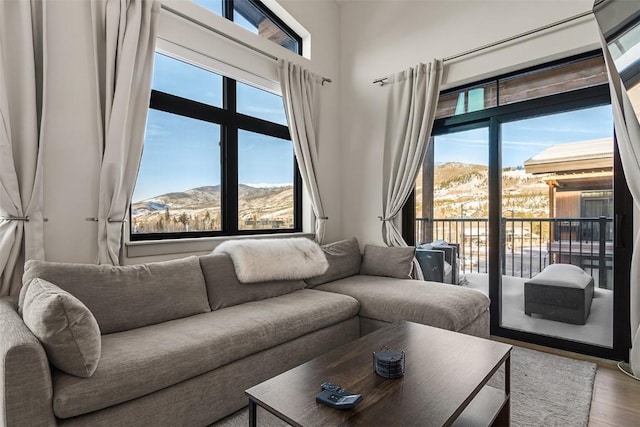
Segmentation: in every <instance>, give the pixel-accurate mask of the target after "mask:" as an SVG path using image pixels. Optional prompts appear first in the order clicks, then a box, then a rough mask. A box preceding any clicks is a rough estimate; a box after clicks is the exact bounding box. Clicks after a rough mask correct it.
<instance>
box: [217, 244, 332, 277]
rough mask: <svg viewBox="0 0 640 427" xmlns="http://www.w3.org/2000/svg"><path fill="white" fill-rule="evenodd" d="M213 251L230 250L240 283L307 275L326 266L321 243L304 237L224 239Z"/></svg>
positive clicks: (311, 275) (325, 268)
mask: <svg viewBox="0 0 640 427" xmlns="http://www.w3.org/2000/svg"><path fill="white" fill-rule="evenodd" d="M213 252H214V253H217V252H224V253H227V254H229V256H230V257H231V260H232V261H233V265H234V267H235V269H236V276H238V280H240V281H241V282H242V283H251V282H265V281H267V280H283V279H284V280H299V279H307V278H309V277H313V276H319V275H321V274H323V273H324V272H325V271H327V268H329V263H328V262H327V258H326V257H325V255H324V252H323V251H322V248H320V245H318V244H317V243H316V242H314V241H313V240H309V239H307V238H304V237H293V238H286V239H245V240H227V241H226V242H223V243H221V244H220V245H219V246H217V247H216V248H215V249H214V250H213Z"/></svg>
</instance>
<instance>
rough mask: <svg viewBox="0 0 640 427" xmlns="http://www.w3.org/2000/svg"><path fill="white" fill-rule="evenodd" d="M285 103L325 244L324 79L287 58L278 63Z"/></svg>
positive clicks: (303, 178) (295, 146)
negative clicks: (321, 174)
mask: <svg viewBox="0 0 640 427" xmlns="http://www.w3.org/2000/svg"><path fill="white" fill-rule="evenodd" d="M278 75H279V76H280V85H281V87H282V100H283V102H284V107H285V108H284V110H285V113H286V116H287V123H288V124H289V132H290V133H291V141H292V142H293V150H294V153H295V155H296V161H297V163H298V169H299V170H300V175H302V181H303V182H304V185H305V188H306V189H307V192H308V193H309V196H310V197H311V205H312V207H313V213H314V215H315V223H316V224H315V226H316V240H317V241H318V243H322V241H323V240H324V232H325V227H326V221H327V220H328V218H327V217H326V216H325V213H324V208H323V206H322V197H320V188H319V187H318V179H317V176H316V174H317V169H318V162H319V160H318V130H319V128H320V126H319V124H318V121H319V119H318V115H319V110H320V106H319V102H320V97H319V95H318V93H319V92H318V91H319V86H321V85H322V78H321V77H319V76H316V75H314V74H312V73H310V72H309V71H307V70H305V69H303V68H302V67H300V66H299V65H296V64H292V63H291V62H289V61H286V60H284V59H280V60H278Z"/></svg>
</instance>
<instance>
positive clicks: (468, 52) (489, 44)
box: [373, 10, 593, 86]
mask: <svg viewBox="0 0 640 427" xmlns="http://www.w3.org/2000/svg"><path fill="white" fill-rule="evenodd" d="M592 14H593V11H592V10H588V11H586V12H582V13H579V14H577V15H573V16H570V17H568V18H564V19H561V20H560V21H556V22H552V23H551V24H547V25H544V26H542V27H538V28H534V29H533V30H529V31H525V32H524V33H520V34H516V35H514V36H510V37H507V38H504V39H502V40H498V41H495V42H492V43H488V44H485V45H482V46H479V47H476V48H474V49H469V50H467V51H464V52H462V53H458V54H456V55H452V56H447V57H446V58H443V59H442V62H448V61H452V60H454V59H458V58H461V57H463V56H467V55H471V54H472V53H476V52H480V51H482V50H485V49H490V48H492V47H495V46H498V45H501V44H504V43H509V42H511V41H514V40H517V39H520V38H522V37H527V36H530V35H532V34H535V33H539V32H541V31H545V30H548V29H550V28H553V27H557V26H558V25H562V24H566V23H567V22H571V21H575V20H576V19H580V18H583V17H585V16H587V15H592ZM388 79H389V78H388V77H382V78H379V79H375V80H374V81H373V83H374V84H375V83H380V86H383V85H384V84H385V82H386V81H387V80H388Z"/></svg>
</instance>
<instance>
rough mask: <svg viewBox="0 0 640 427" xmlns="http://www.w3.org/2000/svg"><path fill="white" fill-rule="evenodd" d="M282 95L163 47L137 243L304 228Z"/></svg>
mask: <svg viewBox="0 0 640 427" xmlns="http://www.w3.org/2000/svg"><path fill="white" fill-rule="evenodd" d="M300 216H301V179H300V176H299V173H298V170H297V167H296V165H295V158H294V154H293V145H292V144H291V140H290V135H289V130H288V128H287V126H286V118H285V113H284V106H283V103H282V98H281V97H280V96H278V95H275V94H273V93H271V92H267V91H264V90H262V89H259V88H256V87H253V86H250V85H247V84H245V83H242V82H239V81H236V80H234V79H231V78H229V77H225V76H221V75H219V74H216V73H214V72H212V71H209V70H206V69H204V68H200V67H197V66H195V65H192V64H189V63H186V62H183V61H181V60H178V59H175V58H172V57H169V56H166V55H163V54H160V53H156V58H155V68H154V76H153V82H152V93H151V101H150V110H149V116H148V120H147V129H146V136H145V143H144V152H143V155H142V160H141V164H140V170H139V173H138V180H137V183H136V187H135V191H134V194H133V201H132V206H131V240H154V239H166V238H184V237H204V236H216V235H234V234H247V233H251V234H256V233H277V232H291V231H301V225H300V224H301V221H300Z"/></svg>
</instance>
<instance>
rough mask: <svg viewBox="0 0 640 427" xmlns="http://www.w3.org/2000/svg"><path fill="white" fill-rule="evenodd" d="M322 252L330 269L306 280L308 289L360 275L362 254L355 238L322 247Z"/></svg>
mask: <svg viewBox="0 0 640 427" xmlns="http://www.w3.org/2000/svg"><path fill="white" fill-rule="evenodd" d="M322 251H323V252H324V255H325V256H326V257H327V261H328V262H329V268H328V269H327V271H326V272H325V273H324V274H321V275H320V276H316V277H311V278H309V279H306V280H305V282H306V283H307V287H308V288H313V287H314V286H318V285H322V284H323V283H328V282H333V281H334V280H338V279H344V278H345V277H350V276H355V275H356V274H358V273H360V264H361V263H362V254H361V253H360V244H359V243H358V240H357V239H356V238H355V237H352V238H351V239H347V240H340V241H339V242H334V243H329V244H326V245H322Z"/></svg>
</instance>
